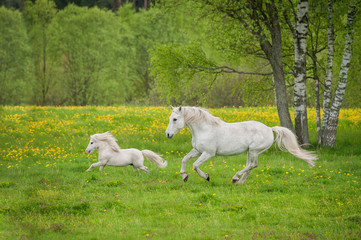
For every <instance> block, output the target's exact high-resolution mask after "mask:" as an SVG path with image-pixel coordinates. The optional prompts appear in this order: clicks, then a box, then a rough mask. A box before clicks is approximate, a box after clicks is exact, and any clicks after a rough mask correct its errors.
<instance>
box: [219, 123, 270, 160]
mask: <svg viewBox="0 0 361 240" xmlns="http://www.w3.org/2000/svg"><path fill="white" fill-rule="evenodd" d="M222 125H223V126H222V127H220V129H219V131H218V132H219V134H218V146H219V148H218V154H219V155H231V154H239V153H242V152H245V151H247V150H259V151H263V150H264V149H267V148H269V147H270V146H271V145H272V143H273V140H274V137H273V132H272V128H270V127H268V126H266V125H265V124H263V123H261V122H257V121H245V122H237V123H224V124H222Z"/></svg>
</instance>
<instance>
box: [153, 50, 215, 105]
mask: <svg viewBox="0 0 361 240" xmlns="http://www.w3.org/2000/svg"><path fill="white" fill-rule="evenodd" d="M151 53H152V57H151V65H152V66H153V68H152V71H151V74H152V76H154V77H155V78H156V86H157V88H158V89H159V91H160V94H162V96H164V97H165V98H167V100H168V101H170V100H173V101H175V102H178V103H179V100H180V99H182V100H183V101H187V100H189V99H192V98H194V97H197V95H201V96H202V94H201V93H202V92H203V91H204V90H206V89H207V86H208V85H209V84H210V83H211V79H210V78H209V74H208V73H209V70H210V69H211V68H213V67H214V63H213V62H212V61H210V60H208V59H207V58H206V54H205V52H204V51H203V50H202V48H201V46H200V44H198V43H190V44H188V45H186V46H183V45H177V44H172V45H159V46H157V47H155V48H154V49H153V50H152V51H151ZM208 69H209V70H208ZM193 78H196V79H197V81H196V82H195V81H192V80H193ZM182 100H181V102H180V103H182Z"/></svg>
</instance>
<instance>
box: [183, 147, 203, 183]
mask: <svg viewBox="0 0 361 240" xmlns="http://www.w3.org/2000/svg"><path fill="white" fill-rule="evenodd" d="M199 155H200V153H199V152H198V151H197V150H196V149H194V148H193V149H192V150H191V151H190V152H189V153H188V154H187V155H185V156H184V158H183V159H182V167H181V170H180V173H181V174H182V178H183V181H184V182H187V180H188V174H187V173H186V171H187V169H186V166H187V162H188V160H189V159H191V158H194V157H198V156H199Z"/></svg>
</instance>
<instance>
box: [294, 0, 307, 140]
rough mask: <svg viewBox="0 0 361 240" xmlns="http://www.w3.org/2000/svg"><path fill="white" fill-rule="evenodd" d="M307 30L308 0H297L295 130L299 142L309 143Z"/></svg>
mask: <svg viewBox="0 0 361 240" xmlns="http://www.w3.org/2000/svg"><path fill="white" fill-rule="evenodd" d="M307 30H308V0H299V1H298V5H297V17H296V32H295V35H294V47H295V71H294V73H295V87H294V105H295V130H296V135H297V137H298V140H299V142H300V143H301V144H304V145H309V136H308V121H307V104H306V47H307V42H306V40H307Z"/></svg>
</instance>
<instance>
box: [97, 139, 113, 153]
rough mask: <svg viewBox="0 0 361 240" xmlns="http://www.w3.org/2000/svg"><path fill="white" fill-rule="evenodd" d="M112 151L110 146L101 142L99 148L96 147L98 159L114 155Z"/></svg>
mask: <svg viewBox="0 0 361 240" xmlns="http://www.w3.org/2000/svg"><path fill="white" fill-rule="evenodd" d="M114 152H115V151H114V149H113V148H112V146H111V145H109V144H107V143H105V142H101V144H100V146H99V147H98V153H99V157H104V156H106V155H108V154H110V153H114Z"/></svg>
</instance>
